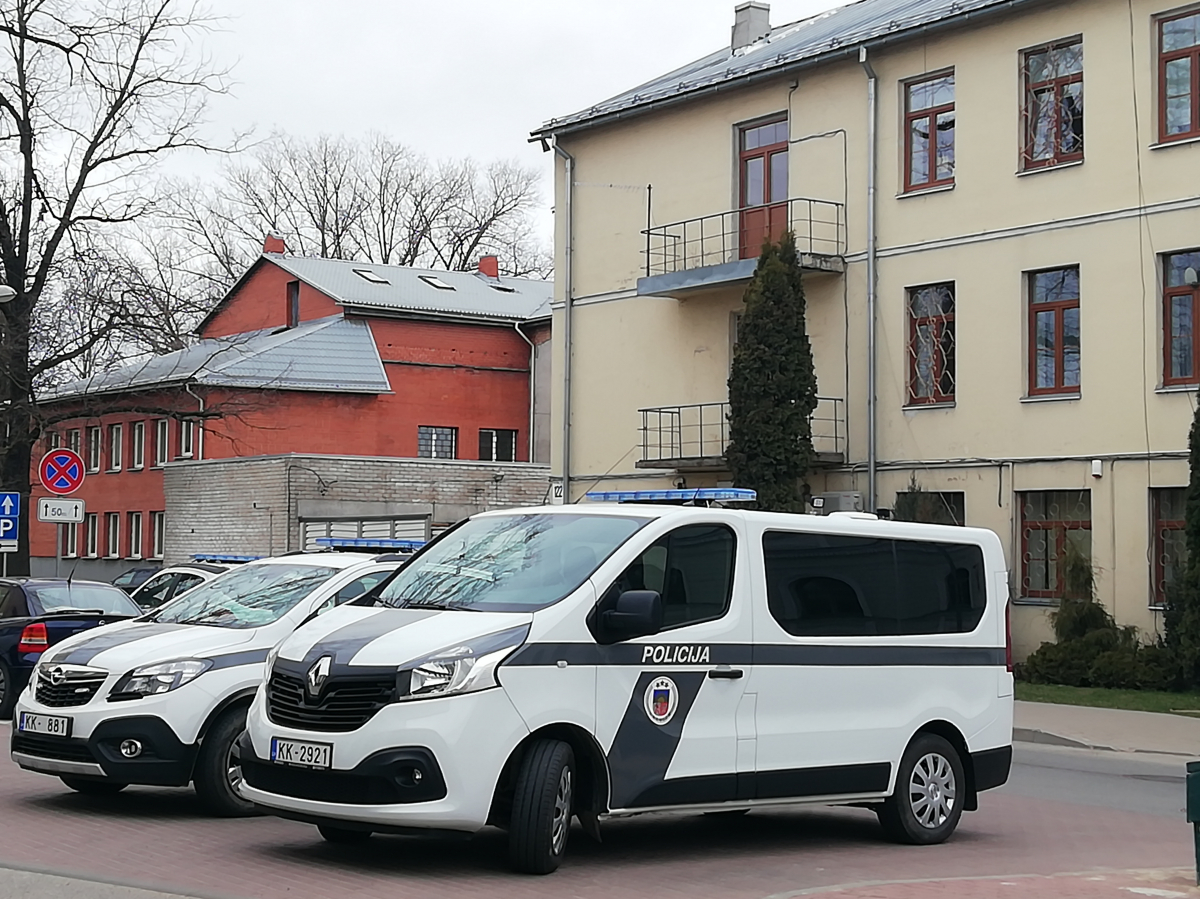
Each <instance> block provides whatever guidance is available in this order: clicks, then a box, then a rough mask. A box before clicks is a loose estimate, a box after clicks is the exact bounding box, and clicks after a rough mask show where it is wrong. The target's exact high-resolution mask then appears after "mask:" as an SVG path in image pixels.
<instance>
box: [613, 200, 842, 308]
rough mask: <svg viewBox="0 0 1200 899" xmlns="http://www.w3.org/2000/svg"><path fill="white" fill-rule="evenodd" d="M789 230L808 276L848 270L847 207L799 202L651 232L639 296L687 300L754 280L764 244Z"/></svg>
mask: <svg viewBox="0 0 1200 899" xmlns="http://www.w3.org/2000/svg"><path fill="white" fill-rule="evenodd" d="M789 229H790V230H791V231H792V233H793V234H795V235H796V248H797V249H798V250H799V251H800V264H801V266H802V267H803V268H804V270H805V271H811V272H829V273H835V274H840V273H841V272H843V271H844V270H845V263H844V261H843V259H842V257H843V256H844V255H845V252H846V208H845V206H843V205H842V204H841V203H833V202H830V201H828V200H810V199H807V198H805V197H796V198H794V199H791V200H787V201H786V202H783V203H774V204H772V205H770V206H756V207H751V208H748V209H733V210H730V211H728V212H719V213H716V214H714V215H706V216H701V217H700V218H693V219H686V220H684V221H682V222H673V223H671V224H669V225H659V226H657V227H654V228H647V229H646V230H644V231H643V232H642V234H643V235H644V236H645V238H646V246H645V248H644V249H643V250H642V253H643V254H644V255H645V257H646V259H645V263H646V266H645V272H646V274H645V277H642V278H638V284H637V292H638V295H639V296H669V297H675V298H676V299H684V298H685V297H688V296H691V295H694V294H696V293H699V292H702V291H705V290H712V289H714V288H719V287H727V286H730V285H733V284H737V283H739V282H746V281H749V280H750V278H751V276H752V275H753V274H754V267H755V265H757V263H758V254H759V251H760V250H761V249H762V244H763V241H764V240H766V239H767V238H768V237H769V238H771V239H772V240H778V239H779V237H781V236H782V235H783V233H784V232H785V231H787V230H789Z"/></svg>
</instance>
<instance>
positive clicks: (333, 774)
mask: <svg viewBox="0 0 1200 899" xmlns="http://www.w3.org/2000/svg"><path fill="white" fill-rule="evenodd" d="M242 776H243V777H244V778H246V783H248V784H250V786H252V787H255V788H256V789H259V790H265V791H266V792H268V793H274V794H275V795H277V796H293V797H295V798H296V799H311V800H313V801H315V802H339V803H347V804H349V805H393V804H397V803H400V802H404V801H405V800H404V796H403V793H402V792H401V789H400V786H399V785H398V784H397V783H396V782H395V781H394V780H390V779H388V778H387V777H383V776H380V775H370V774H352V773H350V772H348V771H310V770H307V769H305V768H289V767H286V766H284V765H275V764H272V763H271V762H260V761H258V760H254V761H248V760H246V759H243V760H242Z"/></svg>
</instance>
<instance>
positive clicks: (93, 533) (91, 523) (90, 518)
mask: <svg viewBox="0 0 1200 899" xmlns="http://www.w3.org/2000/svg"><path fill="white" fill-rule="evenodd" d="M83 553H84V555H85V556H87V557H88V558H89V559H94V558H96V556H98V555H100V516H99V515H98V514H97V513H95V512H88V513H87V515H86V516H84V519H83Z"/></svg>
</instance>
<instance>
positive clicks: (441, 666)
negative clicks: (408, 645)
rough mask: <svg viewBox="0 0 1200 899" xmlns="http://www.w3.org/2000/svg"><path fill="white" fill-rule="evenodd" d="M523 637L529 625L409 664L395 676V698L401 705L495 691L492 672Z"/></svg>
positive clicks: (475, 640) (452, 648)
mask: <svg viewBox="0 0 1200 899" xmlns="http://www.w3.org/2000/svg"><path fill="white" fill-rule="evenodd" d="M527 636H529V625H527V624H523V625H521V626H520V627H514V628H509V629H508V630H506V631H500V632H499V633H495V634H488V635H487V636H486V637H478V638H476V639H474V640H469V641H467V642H465V643H460V644H458V645H456V646H451V647H448V648H446V649H443V650H441V651H439V652H435V653H433V654H432V655H428V656H425V657H424V658H421V659H417V660H416V661H414V662H410V663H409V664H407V665H405V666H403V667H402V668H401V669H400V670H399V671H398V672H397V674H396V694H397V696H398V698H399V699H400V700H401V701H405V700H410V699H427V698H429V697H432V696H448V695H450V694H453V693H473V692H475V691H476V690H486V689H488V688H489V687H497V686H499V682H498V681H497V680H496V668H497V667H498V666H499V665H500V663H501V662H503V661H504V660H505V659H506V658H508V657H509V656H510V655H512V653H513V651H514V650H515V649H516V648H517V647H518V646H520V645H521V644H522V643H524V642H525V638H526V637H527Z"/></svg>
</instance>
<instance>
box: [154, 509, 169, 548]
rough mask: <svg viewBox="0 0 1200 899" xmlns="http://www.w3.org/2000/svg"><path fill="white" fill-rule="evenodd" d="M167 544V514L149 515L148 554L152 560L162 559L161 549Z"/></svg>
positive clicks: (156, 513) (155, 513)
mask: <svg viewBox="0 0 1200 899" xmlns="http://www.w3.org/2000/svg"><path fill="white" fill-rule="evenodd" d="M166 542H167V513H166V512H151V513H150V543H151V546H150V552H151V553H152V555H151V558H152V559H161V558H162V557H163V548H164V547H165V546H166Z"/></svg>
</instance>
